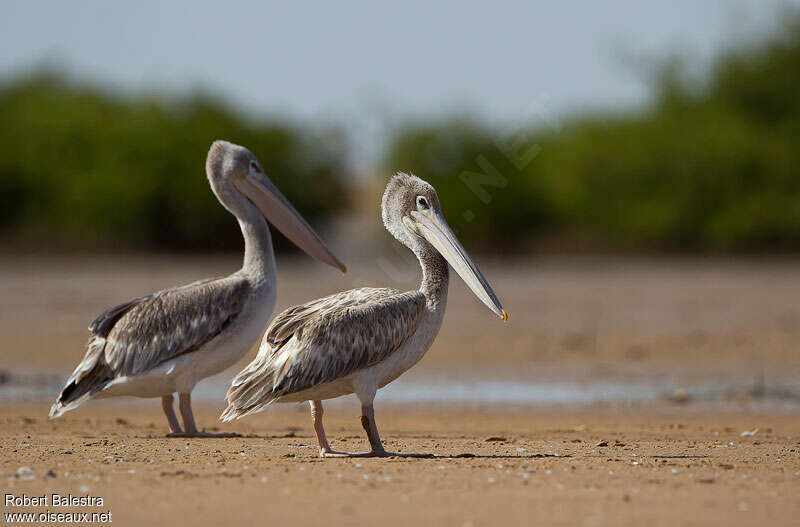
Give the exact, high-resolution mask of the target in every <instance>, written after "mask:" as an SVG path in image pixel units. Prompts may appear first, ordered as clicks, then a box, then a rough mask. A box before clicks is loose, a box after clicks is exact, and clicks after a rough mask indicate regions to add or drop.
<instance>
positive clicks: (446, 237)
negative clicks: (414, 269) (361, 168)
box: [381, 172, 508, 320]
mask: <svg viewBox="0 0 800 527" xmlns="http://www.w3.org/2000/svg"><path fill="white" fill-rule="evenodd" d="M381 214H382V216H383V224H384V225H385V226H386V229H387V230H388V231H389V232H390V233H391V234H392V236H394V237H395V238H397V240H399V241H400V242H401V243H402V244H403V245H405V246H406V247H408V248H409V249H411V250H412V251H413V252H414V253H415V254H416V255H418V256H421V255H424V254H426V253H430V252H432V251H435V252H438V253H439V254H441V255H442V257H444V259H445V260H447V262H448V263H449V264H450V265H451V266H452V267H453V269H455V271H456V272H457V273H458V275H459V276H460V277H461V279H462V280H464V282H466V284H467V286H469V288H470V289H471V290H472V292H473V293H475V296H477V297H478V298H479V299H480V300H481V302H483V303H484V304H486V306H487V307H488V308H489V309H491V310H492V311H493V312H494V313H495V314H497V316H499V317H500V318H502V319H503V320H508V314H507V313H506V311H505V310H504V309H503V306H502V305H500V300H498V299H497V295H495V294H494V291H492V288H491V287H490V286H489V283H488V282H487V281H486V278H484V276H483V274H482V273H481V272H480V270H479V269H478V267H477V266H476V265H475V263H474V262H473V261H472V258H470V256H469V255H468V254H467V251H465V250H464V247H462V245H461V243H460V242H459V241H458V238H456V235H455V234H453V231H452V229H451V228H450V226H449V225H448V224H447V221H445V219H444V216H443V215H442V210H441V207H440V205H439V196H438V195H437V194H436V190H435V189H434V188H433V187H432V186H431V185H430V184H429V183H427V182H425V181H423V180H421V179H420V178H418V177H416V176H413V175H409V174H404V173H402V172H399V173H397V174H396V175H395V176H394V177H393V178H392V179H391V181H389V184H388V185H387V186H386V191H385V192H384V193H383V200H382V201H381Z"/></svg>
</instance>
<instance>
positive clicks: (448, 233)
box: [407, 209, 508, 321]
mask: <svg viewBox="0 0 800 527" xmlns="http://www.w3.org/2000/svg"><path fill="white" fill-rule="evenodd" d="M412 218H413V219H412ZM407 220H408V222H407V225H409V226H410V227H411V228H412V229H414V231H415V232H417V233H418V234H419V235H420V236H422V237H423V238H425V239H426V240H428V242H430V244H431V245H433V246H434V248H436V250H437V251H439V254H441V255H442V256H444V258H445V260H447V261H448V263H449V264H450V265H451V266H452V267H453V269H455V270H456V272H457V273H458V276H460V277H461V279H462V280H464V282H465V283H466V284H467V285H468V286H469V288H470V289H472V292H473V293H475V296H477V297H478V298H479V299H480V300H481V302H483V303H484V304H486V306H487V307H488V308H489V309H491V310H492V311H494V312H495V313H496V314H497V316H499V317H500V318H502V319H503V321H506V320H508V313H506V311H505V309H503V306H502V305H500V300H498V299H497V295H495V294H494V291H492V288H491V287H490V286H489V283H488V282H487V281H486V278H484V277H483V274H482V273H481V272H480V270H479V269H478V267H477V266H476V265H475V262H473V261H472V258H470V257H469V255H468V254H467V251H465V250H464V247H462V246H461V243H459V241H458V238H456V235H455V234H453V231H452V229H450V226H449V225H448V224H447V222H446V221H445V219H444V217H443V216H442V213H441V212H438V211H433V210H430V209H429V210H427V211H411V218H407Z"/></svg>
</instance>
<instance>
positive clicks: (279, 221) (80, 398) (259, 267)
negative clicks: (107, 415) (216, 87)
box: [50, 141, 346, 437]
mask: <svg viewBox="0 0 800 527" xmlns="http://www.w3.org/2000/svg"><path fill="white" fill-rule="evenodd" d="M206 173H207V175H208V181H209V183H210V184H211V189H212V190H213V192H214V194H215V195H216V197H217V199H218V200H219V201H220V203H221V204H222V206H224V207H225V208H226V209H227V210H228V211H230V212H231V213H232V214H233V215H234V216H236V219H237V220H238V221H239V226H240V227H241V230H242V235H243V236H244V245H245V249H244V264H243V265H242V268H241V269H240V270H238V271H237V272H235V273H233V274H232V275H230V276H226V277H224V278H215V279H210V280H201V281H199V282H194V283H192V284H189V285H184V286H181V287H175V288H172V289H165V290H163V291H159V292H157V293H153V294H151V295H147V296H143V297H141V298H136V299H134V300H131V301H129V302H125V303H124V304H120V305H118V306H116V307H112V308H111V309H109V310H108V311H106V312H104V313H102V314H101V315H100V316H98V317H97V318H95V319H94V320H93V321H92V323H91V324H90V325H89V331H90V332H91V333H92V335H91V337H90V339H89V344H88V350H87V351H86V355H85V356H84V358H83V360H82V361H81V362H80V364H78V367H77V368H75V371H74V372H73V374H72V376H71V377H70V378H69V379H68V380H67V383H66V385H65V386H64V389H63V390H62V391H61V394H60V395H59V396H58V399H57V400H56V402H55V404H53V406H52V408H51V409H50V417H51V418H55V417H58V416H60V415H61V414H63V413H64V412H66V411H68V410H72V409H73V408H76V407H77V406H79V405H80V404H82V403H83V402H85V401H87V400H88V399H91V398H93V397H98V398H100V397H112V396H121V395H132V396H137V397H161V402H162V407H163V409H164V413H165V414H166V416H167V421H168V422H169V429H170V434H169V435H170V436H177V437H194V436H211V435H214V434H208V433H205V432H200V431H198V429H197V426H196V425H195V421H194V415H193V413H192V406H191V404H192V403H191V392H192V389H193V388H194V386H195V384H197V383H198V382H199V381H200V380H202V379H204V378H206V377H209V376H211V375H214V374H216V373H219V372H221V371H222V370H224V369H225V368H227V367H229V366H231V365H232V364H234V363H235V362H236V361H237V360H239V359H240V358H241V357H242V356H244V355H245V354H246V353H247V352H248V351H249V350H250V348H251V347H252V346H253V344H255V342H256V341H257V340H258V337H259V336H260V335H261V332H262V331H263V328H264V326H265V325H266V323H267V320H268V319H269V316H270V314H271V313H272V309H273V308H274V307H275V293H276V291H275V289H276V287H275V285H276V284H275V255H274V253H273V251H272V237H271V236H270V231H269V227H268V226H267V222H266V220H265V217H266V218H268V219H269V221H270V222H271V223H272V224H273V225H275V227H277V228H278V229H279V230H280V231H281V232H283V233H284V234H285V235H286V236H287V237H288V238H289V239H290V240H292V241H293V242H294V243H295V244H297V246H298V247H300V248H301V249H303V250H304V251H305V252H306V253H308V254H309V255H310V256H313V257H314V258H316V259H317V260H319V261H321V262H324V263H326V264H328V265H331V266H333V267H336V268H338V269H341V270H342V271H343V272H346V270H345V267H344V265H342V264H341V263H340V262H339V260H337V259H336V257H335V256H333V254H331V252H330V251H329V250H328V248H327V247H326V246H325V244H324V243H323V242H322V240H321V239H320V238H319V236H317V234H316V233H315V232H314V231H313V230H312V229H311V227H310V226H309V225H308V223H307V222H306V221H305V220H304V219H303V217H302V216H301V215H300V213H298V212H297V211H296V210H295V208H294V207H293V206H292V205H291V203H289V201H287V200H286V198H285V197H284V196H283V195H282V194H281V193H280V191H279V190H278V189H277V188H276V187H275V185H273V184H272V182H271V181H270V180H269V178H268V177H267V176H266V175H265V174H264V171H263V170H262V169H261V165H260V163H259V162H258V160H257V159H256V157H255V156H254V155H253V154H252V153H251V152H250V151H249V150H247V149H246V148H244V147H242V146H238V145H234V144H231V143H228V142H226V141H215V142H214V144H212V145H211V149H210V150H209V152H208V157H207V159H206ZM176 392H177V393H178V394H179V405H178V406H179V408H180V412H181V416H182V418H183V429H181V426H180V424H179V423H178V419H177V417H176V415H175V410H174V407H173V393H176Z"/></svg>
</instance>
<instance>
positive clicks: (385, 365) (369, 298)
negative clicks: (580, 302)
mask: <svg viewBox="0 0 800 527" xmlns="http://www.w3.org/2000/svg"><path fill="white" fill-rule="evenodd" d="M381 211H382V216H383V223H384V225H385V226H386V229H387V230H388V231H389V232H390V233H391V234H392V235H393V236H394V237H395V238H397V240H399V241H400V242H401V243H403V244H404V245H405V246H406V247H408V248H409V249H411V251H412V252H413V253H414V254H415V255H416V256H417V258H418V259H419V263H420V265H421V267H422V284H421V285H420V288H419V289H418V290H415V291H407V292H401V291H398V290H396V289H376V288H361V289H352V290H350V291H344V292H342V293H336V294H333V295H330V296H327V297H325V298H320V299H319V300H314V301H312V302H309V303H307V304H303V305H300V306H295V307H292V308H289V309H287V310H286V311H284V312H283V313H281V314H280V315H278V316H277V317H275V319H274V320H273V321H272V324H271V325H270V327H269V328H268V329H267V332H266V333H265V334H264V337H263V340H262V341H261V347H260V349H259V352H258V355H257V357H256V358H255V360H253V362H252V363H250V365H249V366H247V367H246V368H245V369H244V370H242V372H241V373H239V375H237V376H236V378H235V379H234V380H233V384H232V385H231V387H230V389H229V390H228V394H227V400H228V407H227V409H226V410H225V411H224V412H223V413H222V415H221V416H220V418H221V419H222V420H224V421H230V420H232V419H235V418H240V417H244V416H246V415H249V414H252V413H255V412H259V411H261V410H263V409H264V408H265V407H266V406H267V405H269V404H270V403H272V402H275V401H278V402H301V401H309V402H310V404H311V416H312V420H313V423H314V432H315V433H316V436H317V441H318V442H319V454H320V456H322V457H344V456H390V455H399V454H392V453H388V452H386V451H385V450H384V448H383V445H382V444H381V439H380V435H379V434H378V427H377V425H376V424H375V412H374V408H373V400H374V399H375V393H376V392H377V390H378V389H379V388H382V387H384V386H386V385H387V384H388V383H390V382H392V381H393V380H395V379H396V378H398V377H399V376H400V375H401V374H402V373H403V372H405V371H406V370H408V369H409V368H411V367H412V366H413V365H414V364H416V363H417V361H419V360H420V359H421V358H422V356H423V355H424V354H425V352H426V351H427V350H428V348H430V346H431V344H432V343H433V341H434V339H435V338H436V334H437V333H438V332H439V328H440V327H441V325H442V319H443V317H444V310H445V306H446V304H447V287H448V281H449V268H448V262H449V264H450V265H452V266H453V269H455V271H456V272H457V273H458V274H459V276H461V278H462V279H463V280H464V281H465V282H466V283H467V285H468V286H469V287H470V289H472V291H473V292H474V293H475V295H476V296H477V297H478V298H479V299H480V300H482V301H483V303H484V304H486V305H487V306H488V307H489V309H491V310H492V311H494V312H495V313H496V314H497V315H498V316H499V317H501V318H502V319H503V320H504V321H505V320H507V318H508V315H507V314H506V312H505V310H504V309H503V307H502V306H501V305H500V301H499V300H498V299H497V296H496V295H495V294H494V292H493V291H492V288H491V287H489V284H488V283H487V282H486V279H485V278H484V277H483V275H482V274H481V272H480V271H479V270H478V268H477V267H476V266H475V264H474V263H473V262H472V259H471V258H470V257H469V255H467V253H466V251H465V250H464V248H463V247H462V246H461V244H460V243H459V241H458V239H457V238H456V236H455V234H453V231H452V230H451V229H450V227H449V226H448V225H447V222H446V221H445V219H444V216H443V215H442V211H441V209H440V207H439V198H438V196H437V195H436V191H435V190H434V188H433V187H432V186H431V185H429V184H428V183H426V182H425V181H423V180H421V179H419V178H418V177H415V176H412V175H408V174H403V173H398V174H397V175H395V176H394V177H393V178H392V179H391V181H389V184H388V185H387V187H386V191H385V192H384V194H383V200H382V203H381ZM350 393H355V394H356V395H357V396H358V398H359V400H360V402H361V414H362V415H361V425H362V426H363V427H364V430H365V431H366V433H367V438H368V439H369V442H370V446H371V450H370V451H369V452H364V453H358V454H350V453H346V452H336V451H333V450H331V448H330V446H329V445H328V440H327V438H326V436H325V429H324V427H323V425H322V414H323V409H322V401H323V400H324V399H333V398H335V397H339V396H342V395H346V394H350Z"/></svg>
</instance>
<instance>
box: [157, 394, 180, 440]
mask: <svg viewBox="0 0 800 527" xmlns="http://www.w3.org/2000/svg"><path fill="white" fill-rule="evenodd" d="M173 400H174V397H173V396H172V394H169V395H163V396H161V408H162V409H163V410H164V414H165V415H166V416H167V422H168V423H169V434H168V435H167V437H169V436H171V435H172V434H182V433H183V430H181V424H180V423H179V422H178V416H176V415H175V408H174V406H173V404H172V403H173Z"/></svg>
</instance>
